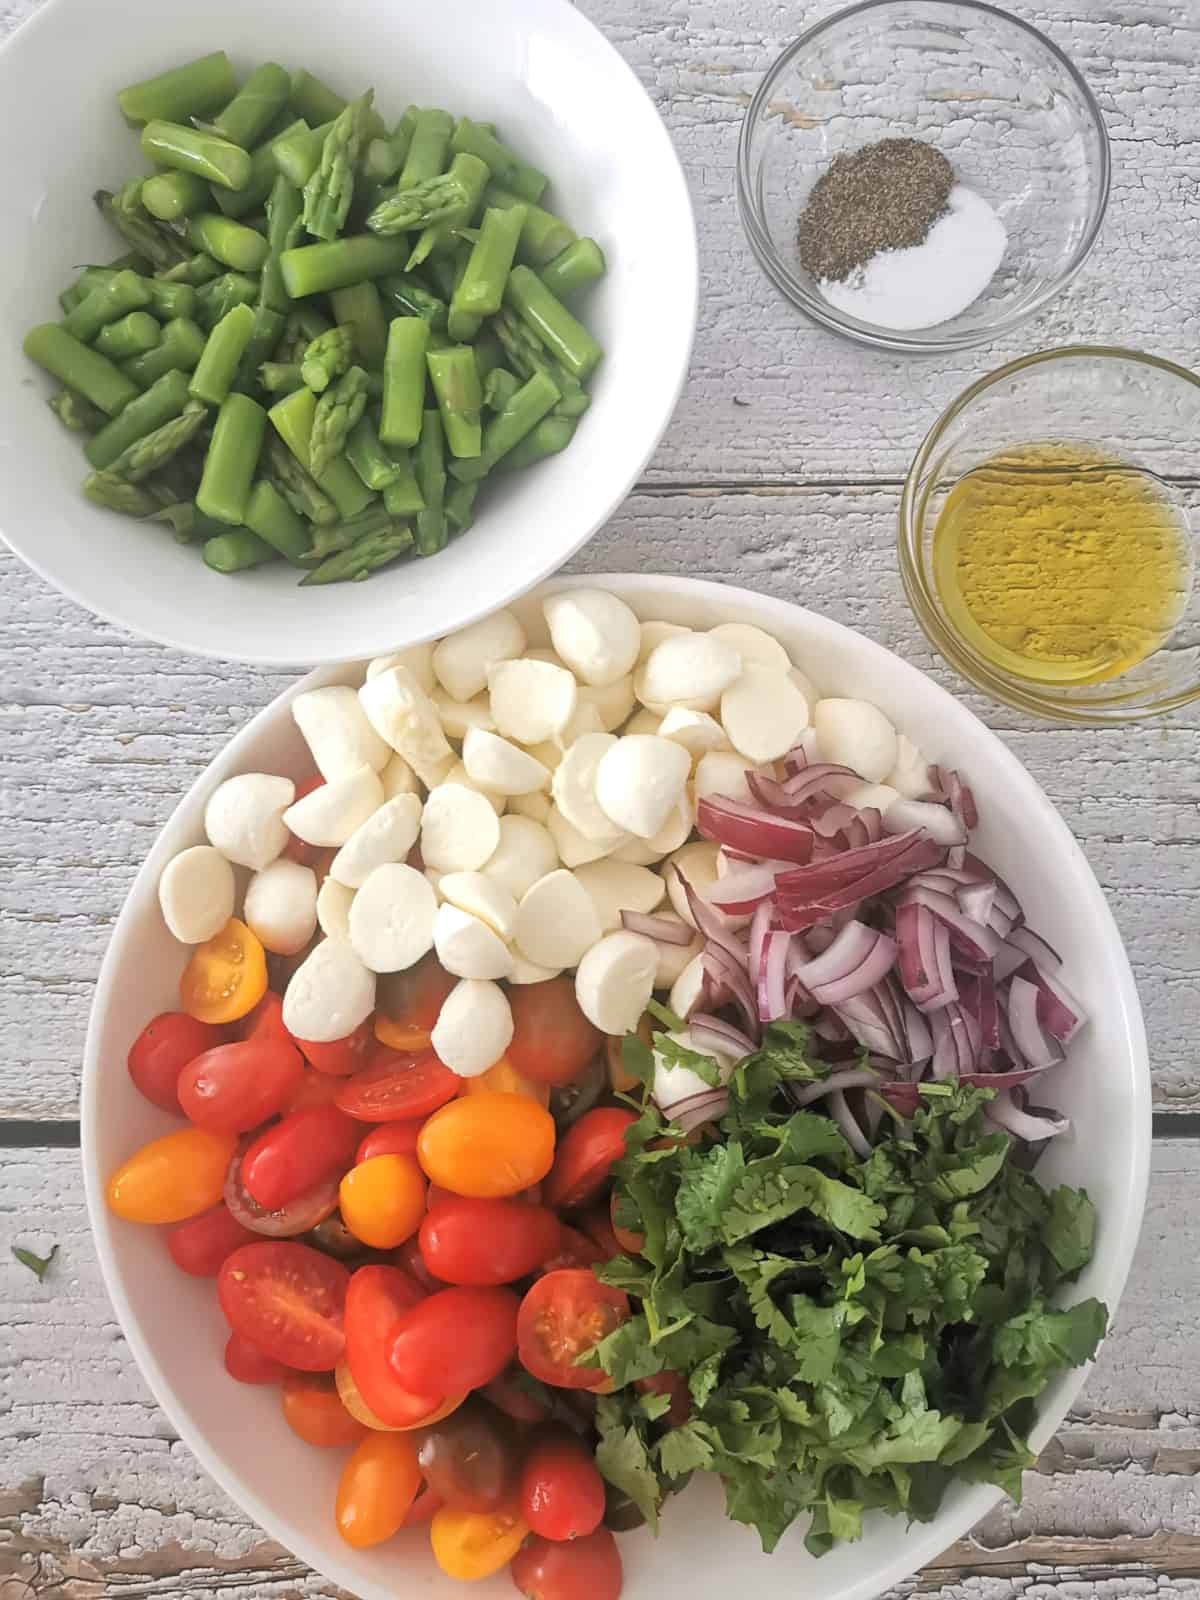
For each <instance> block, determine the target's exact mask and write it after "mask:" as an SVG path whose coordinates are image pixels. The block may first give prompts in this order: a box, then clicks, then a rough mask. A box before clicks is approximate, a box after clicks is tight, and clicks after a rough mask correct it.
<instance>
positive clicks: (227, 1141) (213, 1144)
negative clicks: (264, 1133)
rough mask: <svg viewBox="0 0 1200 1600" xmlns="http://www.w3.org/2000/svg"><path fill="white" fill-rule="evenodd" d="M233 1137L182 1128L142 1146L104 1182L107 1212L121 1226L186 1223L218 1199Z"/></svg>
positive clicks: (230, 1159)
mask: <svg viewBox="0 0 1200 1600" xmlns="http://www.w3.org/2000/svg"><path fill="white" fill-rule="evenodd" d="M236 1149H237V1135H236V1134H232V1133H207V1132H205V1130H204V1129H203V1128H181V1129H180V1130H179V1132H178V1133H168V1134H165V1135H164V1136H163V1138H161V1139H154V1140H152V1141H151V1143H150V1144H144V1145H143V1146H142V1148H141V1149H140V1150H138V1151H137V1152H136V1154H134V1155H131V1156H130V1158H129V1160H128V1161H126V1162H123V1163H122V1165H121V1166H119V1167H118V1168H117V1170H116V1171H115V1172H114V1173H113V1175H112V1177H111V1178H110V1179H109V1180H108V1208H109V1210H110V1211H114V1212H115V1213H116V1214H117V1216H118V1217H123V1218H124V1219H125V1221H126V1222H186V1221H187V1219H188V1218H189V1217H197V1216H199V1215H200V1213H201V1212H202V1211H208V1210H209V1209H210V1208H211V1207H213V1206H215V1205H216V1203H217V1201H218V1200H219V1199H220V1198H221V1194H222V1191H223V1190H224V1188H225V1175H226V1173H227V1172H228V1171H229V1163H230V1162H231V1161H232V1160H233V1153H234V1151H235V1150H236Z"/></svg>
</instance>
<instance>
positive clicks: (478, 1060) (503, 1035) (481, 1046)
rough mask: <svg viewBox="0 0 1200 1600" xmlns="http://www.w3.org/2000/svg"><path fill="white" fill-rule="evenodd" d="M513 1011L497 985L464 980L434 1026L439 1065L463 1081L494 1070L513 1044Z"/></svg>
mask: <svg viewBox="0 0 1200 1600" xmlns="http://www.w3.org/2000/svg"><path fill="white" fill-rule="evenodd" d="M512 1036H513V1019H512V1008H511V1007H510V1006H509V1003H508V998H507V996H506V995H505V993H504V990H503V989H501V988H500V986H499V985H498V984H495V983H488V982H484V981H480V980H478V979H473V978H464V979H463V980H462V982H461V983H457V984H455V986H454V988H453V989H451V991H450V993H449V994H448V995H447V996H446V999H445V1001H444V1002H443V1004H442V1009H441V1011H440V1012H439V1013H438V1019H437V1021H436V1022H435V1023H434V1025H433V1033H432V1035H431V1042H432V1044H433V1048H434V1050H435V1052H436V1053H437V1057H438V1060H439V1061H442V1062H444V1063H445V1065H446V1066H448V1067H449V1068H450V1070H451V1072H457V1073H458V1075H459V1077H460V1078H477V1077H478V1076H479V1074H480V1073H481V1072H486V1071H487V1070H488V1068H489V1067H494V1066H495V1064H496V1062H497V1061H499V1059H500V1057H501V1056H502V1055H503V1054H504V1052H505V1051H506V1050H507V1049H508V1047H509V1045H510V1044H511V1043H512Z"/></svg>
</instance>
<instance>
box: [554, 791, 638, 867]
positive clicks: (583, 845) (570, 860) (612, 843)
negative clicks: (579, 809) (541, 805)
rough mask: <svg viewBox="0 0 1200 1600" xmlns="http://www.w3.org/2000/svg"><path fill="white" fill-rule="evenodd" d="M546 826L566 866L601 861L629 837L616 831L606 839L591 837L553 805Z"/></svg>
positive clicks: (578, 865) (560, 858) (577, 865)
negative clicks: (581, 831)
mask: <svg viewBox="0 0 1200 1600" xmlns="http://www.w3.org/2000/svg"><path fill="white" fill-rule="evenodd" d="M546 828H547V830H548V831H549V834H550V837H551V839H552V840H553V841H554V848H555V850H556V851H557V852H558V857H559V860H560V861H561V862H562V864H563V866H564V867H582V866H583V865H584V864H585V862H588V861H599V860H600V859H601V858H602V857H604V856H607V855H610V854H611V853H612V851H613V850H614V849H615V848H616V847H617V845H618V844H619V843H620V841H621V840H622V839H626V838H628V835H627V834H624V833H614V834H611V835H609V836H607V837H606V838H604V839H589V838H588V836H587V834H586V833H580V831H579V829H578V828H577V827H575V826H574V824H573V823H570V822H568V821H567V819H566V817H564V816H563V814H562V812H561V811H560V810H559V809H558V807H557V806H553V805H552V806H551V807H550V811H549V813H548V815H547V817H546Z"/></svg>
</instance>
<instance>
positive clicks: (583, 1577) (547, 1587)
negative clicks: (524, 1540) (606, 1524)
mask: <svg viewBox="0 0 1200 1600" xmlns="http://www.w3.org/2000/svg"><path fill="white" fill-rule="evenodd" d="M623 1579H624V1574H623V1572H622V1570H621V1552H620V1551H619V1550H618V1549H617V1541H616V1540H615V1539H614V1538H613V1536H612V1534H611V1533H610V1532H609V1531H608V1529H607V1528H597V1529H596V1531H595V1533H589V1534H588V1535H587V1537H586V1538H585V1539H574V1540H572V1541H571V1542H570V1543H569V1544H556V1543H554V1541H552V1540H550V1539H531V1540H530V1541H529V1543H528V1544H527V1545H526V1546H525V1548H524V1549H523V1550H520V1551H518V1553H517V1555H516V1556H515V1557H514V1559H513V1564H512V1580H513V1583H514V1585H515V1586H516V1588H517V1590H518V1592H519V1593H520V1594H523V1595H525V1596H526V1600H619V1597H620V1594H621V1584H622V1582H623Z"/></svg>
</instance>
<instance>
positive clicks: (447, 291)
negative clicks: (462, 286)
mask: <svg viewBox="0 0 1200 1600" xmlns="http://www.w3.org/2000/svg"><path fill="white" fill-rule="evenodd" d="M420 242H421V241H420V240H419V239H418V241H417V243H418V244H419V243H420ZM422 265H423V269H424V271H425V274H426V276H427V277H428V279H429V281H430V283H431V284H432V285H433V287H434V289H436V290H437V292H438V294H439V295H440V297H441V298H442V299H443V300H444V301H445V302H446V305H447V308H449V305H450V301H451V298H452V297H453V294H454V289H455V285H456V284H457V282H458V271H457V269H456V267H455V263H454V257H453V256H447V255H436V256H430V257H429V258H428V260H426V261H425V262H423V263H422ZM407 276H410V277H411V276H412V274H411V273H410V274H407Z"/></svg>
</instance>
